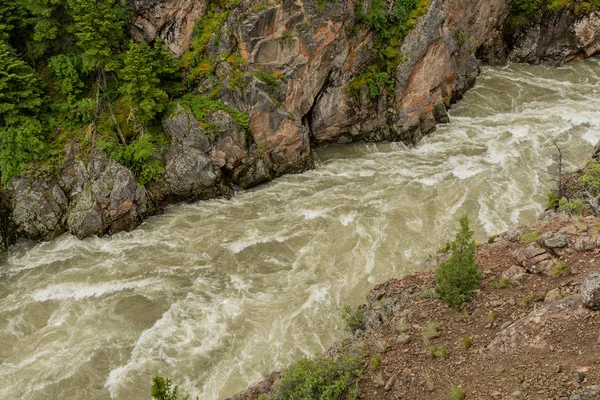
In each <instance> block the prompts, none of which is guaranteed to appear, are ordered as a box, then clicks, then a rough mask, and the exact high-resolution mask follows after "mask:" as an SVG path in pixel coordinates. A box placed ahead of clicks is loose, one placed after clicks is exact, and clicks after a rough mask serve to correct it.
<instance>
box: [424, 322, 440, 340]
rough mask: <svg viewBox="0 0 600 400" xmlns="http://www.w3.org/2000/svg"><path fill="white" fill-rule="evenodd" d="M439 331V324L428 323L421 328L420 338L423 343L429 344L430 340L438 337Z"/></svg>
mask: <svg viewBox="0 0 600 400" xmlns="http://www.w3.org/2000/svg"><path fill="white" fill-rule="evenodd" d="M441 329H442V326H441V325H440V324H438V323H437V322H431V321H429V322H427V324H425V326H423V327H422V328H421V337H422V338H423V340H424V341H425V342H429V341H430V340H431V339H435V338H437V337H439V336H440V330H441Z"/></svg>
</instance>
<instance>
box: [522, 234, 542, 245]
mask: <svg viewBox="0 0 600 400" xmlns="http://www.w3.org/2000/svg"><path fill="white" fill-rule="evenodd" d="M539 238H540V233H539V232H538V231H531V232H527V233H524V234H522V235H521V237H520V239H521V243H523V244H531V243H533V242H536V241H537V240H538V239H539Z"/></svg>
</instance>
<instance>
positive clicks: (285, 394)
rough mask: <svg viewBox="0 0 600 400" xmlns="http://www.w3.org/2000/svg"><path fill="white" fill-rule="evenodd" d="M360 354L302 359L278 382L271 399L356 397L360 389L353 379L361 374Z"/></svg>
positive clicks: (323, 399) (330, 399)
mask: <svg viewBox="0 0 600 400" xmlns="http://www.w3.org/2000/svg"><path fill="white" fill-rule="evenodd" d="M361 360H362V357H361V356H360V355H349V354H341V355H339V356H338V357H337V358H335V359H334V358H328V357H317V358H315V359H309V358H303V359H302V360H300V361H298V362H297V363H295V364H294V365H292V366H291V367H290V368H288V370H287V371H286V372H285V374H284V376H283V378H281V379H280V380H279V381H277V383H275V388H274V391H273V393H271V395H270V396H268V397H265V398H266V399H268V400H296V399H319V400H338V399H346V400H354V399H358V398H359V395H360V393H359V391H358V388H357V386H356V384H353V383H352V381H353V380H354V379H355V378H356V377H357V376H359V374H360V364H361Z"/></svg>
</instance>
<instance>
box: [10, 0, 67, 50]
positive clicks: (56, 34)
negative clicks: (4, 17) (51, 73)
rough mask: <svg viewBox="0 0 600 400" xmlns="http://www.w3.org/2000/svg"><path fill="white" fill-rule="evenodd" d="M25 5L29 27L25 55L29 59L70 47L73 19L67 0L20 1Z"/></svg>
mask: <svg viewBox="0 0 600 400" xmlns="http://www.w3.org/2000/svg"><path fill="white" fill-rule="evenodd" d="M20 1H23V2H24V3H25V4H26V8H27V11H28V12H29V15H30V17H29V20H28V23H29V24H30V25H31V28H29V29H28V30H29V31H30V38H29V42H28V43H27V55H28V56H29V57H30V58H31V59H34V60H36V59H39V58H42V57H44V56H48V55H51V54H56V53H59V52H61V51H64V50H65V49H66V48H68V47H70V43H71V42H72V40H73V36H72V32H73V28H74V27H73V18H72V16H71V11H70V9H69V5H68V3H67V0H20Z"/></svg>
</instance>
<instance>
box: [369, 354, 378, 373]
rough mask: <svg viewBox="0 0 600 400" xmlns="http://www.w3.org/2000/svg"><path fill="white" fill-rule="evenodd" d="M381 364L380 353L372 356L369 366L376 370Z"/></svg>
mask: <svg viewBox="0 0 600 400" xmlns="http://www.w3.org/2000/svg"><path fill="white" fill-rule="evenodd" d="M380 366H381V356H380V355H379V354H376V355H374V356H373V357H371V361H370V362H369V367H370V368H371V369H372V370H373V371H375V370H376V369H378V368H379V367H380Z"/></svg>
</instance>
